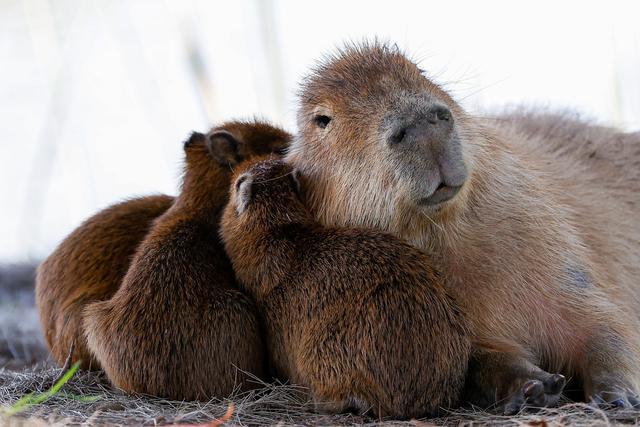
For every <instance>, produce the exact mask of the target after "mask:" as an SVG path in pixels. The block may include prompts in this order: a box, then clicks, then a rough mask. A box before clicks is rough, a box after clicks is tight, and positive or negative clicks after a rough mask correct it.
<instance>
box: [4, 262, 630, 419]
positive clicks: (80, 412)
mask: <svg viewBox="0 0 640 427" xmlns="http://www.w3.org/2000/svg"><path fill="white" fill-rule="evenodd" d="M0 268H1V267H0ZM0 275H2V274H0ZM3 279H4V278H3ZM3 279H0V280H3ZM3 284H4V283H0V289H2V286H3ZM9 285H10V286H9V288H8V290H9V298H5V299H1V298H0V316H2V317H3V320H4V321H5V323H6V322H8V323H9V324H12V323H13V324H20V325H21V326H20V327H21V328H22V330H21V331H20V335H19V336H14V335H3V338H6V339H7V340H9V341H10V342H8V345H9V346H10V347H16V348H20V347H21V346H22V343H23V342H24V341H30V340H34V339H36V336H35V335H36V334H38V313H37V310H36V308H35V307H34V305H33V303H32V302H31V303H28V302H27V301H24V304H23V305H22V306H21V307H20V309H19V310H16V311H12V310H11V309H10V305H11V304H12V303H13V302H14V301H17V300H22V291H21V290H19V291H17V294H13V295H12V293H13V291H12V290H11V284H9ZM5 290H7V288H5ZM5 323H2V321H0V325H3V326H6V325H5ZM42 345H44V342H43V343H42ZM42 350H45V351H42V352H38V355H35V354H34V355H33V356H34V358H35V361H39V362H40V364H39V365H37V366H35V367H33V368H31V369H24V370H23V369H21V370H20V371H15V370H12V369H17V368H18V366H21V362H22V361H24V360H21V359H22V355H20V354H16V355H14V356H15V357H16V358H15V359H10V360H9V364H8V365H7V366H13V367H14V368H8V367H7V366H0V425H2V426H5V425H6V426H16V427H18V426H31V425H34V426H51V425H53V426H67V425H69V426H79V425H82V426H140V425H167V424H174V423H175V424H196V425H198V424H203V423H208V422H210V421H212V420H215V419H219V418H221V417H222V415H223V414H225V413H226V412H227V411H228V409H229V405H230V402H233V406H234V410H233V413H232V417H231V419H230V420H229V422H228V424H232V425H241V426H265V425H278V426H355V425H357V426H367V427H382V426H397V427H415V426H425V427H427V426H432V425H447V426H452V427H453V426H471V425H473V426H481V425H488V426H503V427H507V426H508V427H517V426H523V425H537V426H545V425H553V426H572V427H575V426H585V427H587V426H588V427H595V426H602V425H628V424H634V423H635V424H637V423H638V422H639V420H640V411H638V410H632V409H611V410H607V411H601V410H598V409H595V408H593V407H588V406H586V405H585V404H579V403H578V404H574V403H568V404H566V405H563V406H562V407H560V408H557V409H546V410H541V411H537V412H535V413H522V414H519V415H517V416H513V417H505V416H501V415H499V414H497V413H496V411H495V409H494V408H482V409H480V408H472V409H456V410H454V411H446V412H443V413H442V414H441V416H440V417H439V418H437V419H433V418H431V419H429V420H428V421H425V422H421V421H418V420H407V421H397V420H393V421H391V420H384V421H383V420H376V419H371V418H368V417H363V416H356V415H354V414H334V415H329V414H319V413H317V412H315V411H314V405H313V404H312V402H311V401H310V398H309V395H308V390H306V389H303V388H302V387H300V386H295V385H292V384H278V383H274V384H263V383H260V388H258V389H256V390H252V391H249V392H246V393H239V394H234V395H233V396H231V397H230V398H229V400H226V399H225V400H218V399H213V400H210V401H207V402H184V401H183V402H177V401H171V400H166V399H161V398H155V397H151V396H144V395H131V394H127V393H124V392H122V391H121V390H117V389H115V388H114V387H113V386H112V385H110V384H109V382H108V381H107V379H106V378H105V376H104V374H103V373H101V372H88V371H78V372H76V375H74V377H73V378H71V380H70V381H69V382H67V383H66V384H65V385H64V386H63V388H62V389H61V390H60V391H59V392H58V393H56V394H54V395H53V396H51V397H50V398H49V399H47V400H46V401H44V402H41V403H40V404H37V405H33V406H31V407H29V408H26V410H25V411H24V412H22V413H20V414H18V415H16V416H13V417H8V416H6V415H4V409H5V408H8V407H10V406H11V405H13V404H14V403H16V402H17V401H18V400H19V399H20V398H22V397H24V396H25V395H27V394H30V393H36V394H39V393H44V392H46V391H47V390H49V388H50V387H51V386H52V385H53V383H54V382H55V381H56V380H57V379H59V378H60V377H61V376H62V370H61V369H60V368H57V367H53V366H51V365H50V364H43V362H44V360H45V358H46V357H47V355H46V349H45V348H44V347H42ZM9 357H11V356H9ZM0 365H2V361H0ZM214 425H215V424H214Z"/></svg>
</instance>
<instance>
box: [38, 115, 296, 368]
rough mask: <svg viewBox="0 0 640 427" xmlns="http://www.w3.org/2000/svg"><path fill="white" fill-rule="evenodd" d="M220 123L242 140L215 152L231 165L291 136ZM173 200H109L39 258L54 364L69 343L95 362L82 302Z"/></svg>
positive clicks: (97, 294)
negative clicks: (112, 202) (232, 147)
mask: <svg viewBox="0 0 640 427" xmlns="http://www.w3.org/2000/svg"><path fill="white" fill-rule="evenodd" d="M224 129H225V130H226V131H228V132H230V133H231V134H232V135H234V136H235V137H236V138H238V139H239V140H241V141H245V142H246V143H245V144H242V145H241V146H239V147H237V148H238V150H239V151H238V152H237V153H220V154H223V155H225V156H231V157H233V158H232V159H231V164H232V165H233V164H235V163H236V162H237V161H238V160H239V159H242V158H244V157H247V156H249V155H251V154H254V153H253V152H252V150H254V147H255V149H257V150H258V151H257V152H263V151H264V150H273V151H274V152H277V153H279V154H282V152H283V150H284V148H285V147H283V146H281V145H280V144H281V141H288V140H289V139H290V138H291V136H290V135H289V134H286V133H284V131H282V130H279V129H275V128H273V127H272V126H270V125H268V124H266V123H261V122H254V123H251V125H250V126H248V125H247V123H246V122H243V121H231V122H227V123H225V124H224ZM214 131H215V129H212V132H214ZM219 161H225V160H224V158H220V159H219ZM173 202H174V197H172V196H168V195H153V196H145V197H139V198H135V199H131V200H126V201H123V202H121V203H118V204H115V205H113V206H110V207H108V208H106V209H104V210H102V211H100V212H98V213H97V214H95V215H93V216H92V217H91V218H89V219H87V220H86V221H85V222H83V223H82V224H81V225H80V226H79V227H78V228H77V229H75V230H74V231H73V232H72V233H71V234H70V235H69V236H68V237H66V238H65V239H64V240H63V241H62V242H61V243H60V244H59V245H58V247H57V248H56V249H55V250H54V252H53V253H51V255H49V256H48V257H47V258H46V259H45V260H44V261H43V262H42V263H41V264H40V266H39V267H38V274H37V277H36V305H37V307H38V310H39V314H40V321H41V325H42V330H43V331H44V336H45V339H46V342H47V345H48V347H49V350H50V352H51V355H52V356H53V359H54V360H55V361H56V362H57V363H58V364H60V365H62V364H63V363H64V361H65V360H66V358H67V356H68V355H69V352H70V350H71V349H72V348H73V352H72V354H71V356H72V357H71V361H72V362H76V361H81V365H80V366H81V368H83V369H95V370H99V369H100V368H101V367H100V364H99V363H98V362H97V360H95V358H94V357H93V356H92V355H91V352H90V351H89V350H88V349H87V345H86V339H85V333H84V330H83V327H82V312H83V310H84V308H85V307H86V306H87V305H88V304H90V303H92V302H97V301H105V300H107V299H109V298H111V296H113V294H114V293H115V292H116V291H117V290H118V288H119V287H120V283H121V282H122V279H123V278H124V276H125V274H126V272H127V270H128V269H129V265H130V263H131V259H132V258H133V255H134V253H135V250H136V248H137V247H138V245H139V244H140V242H141V241H142V240H143V239H144V237H145V236H146V234H147V232H148V231H149V229H150V228H151V226H152V223H153V221H154V220H155V219H156V218H158V217H159V216H160V215H162V214H163V213H165V212H166V211H167V210H168V209H169V208H170V207H171V205H172V204H173Z"/></svg>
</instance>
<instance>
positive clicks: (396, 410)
mask: <svg viewBox="0 0 640 427" xmlns="http://www.w3.org/2000/svg"><path fill="white" fill-rule="evenodd" d="M236 177H237V178H236V179H235V185H234V189H233V190H232V192H231V199H230V201H229V204H228V205H227V208H226V210H225V212H224V215H223V218H222V222H221V226H220V232H221V236H222V238H223V241H224V243H225V248H226V250H227V253H228V255H229V257H230V259H231V262H232V264H233V267H234V270H235V272H236V276H237V278H238V281H239V283H240V284H241V286H242V287H243V288H244V289H245V290H246V291H247V292H248V293H250V294H251V295H253V297H254V298H255V300H256V304H257V305H258V310H259V311H260V312H261V313H262V318H263V321H264V327H265V330H266V342H267V347H268V353H269V355H270V357H271V362H272V363H271V366H272V369H273V371H274V372H275V374H276V375H277V376H280V377H282V378H285V379H289V380H291V381H292V382H294V383H297V384H302V385H305V386H307V387H309V389H310V391H311V393H312V396H313V398H314V401H315V402H316V404H317V405H318V408H319V409H321V410H325V411H330V412H336V411H337V412H340V411H344V410H346V409H352V410H357V411H358V412H366V411H368V410H371V411H372V412H373V413H374V414H375V415H377V416H380V417H394V418H410V417H419V416H424V415H429V414H433V413H434V412H435V411H436V410H437V409H438V408H439V407H441V406H445V407H446V406H450V405H451V404H452V403H454V402H456V400H457V398H458V397H459V394H460V391H461V390H462V386H463V383H464V378H465V373H466V370H467V366H468V358H469V354H470V341H469V337H468V331H467V328H466V324H465V321H464V316H463V315H462V313H461V312H460V311H459V310H458V308H457V306H456V305H455V302H454V300H453V299H452V298H451V297H450V296H449V295H448V293H447V291H446V290H445V288H444V286H443V284H442V283H441V281H440V278H439V277H438V276H437V274H436V273H435V271H434V270H432V269H431V268H430V267H429V259H428V258H427V257H426V256H425V255H424V254H423V253H422V252H420V251H419V250H417V249H416V248H414V247H412V246H410V245H408V244H406V243H404V242H402V241H400V240H399V239H396V238H394V237H393V236H390V235H387V234H385V233H382V232H379V231H374V230H364V229H354V228H335V227H330V228H327V227H322V226H320V225H319V224H318V223H317V222H316V221H315V220H314V219H313V218H312V216H311V214H310V213H309V212H308V211H307V209H306V208H305V207H304V205H303V204H302V203H301V201H300V199H299V198H298V195H297V194H298V191H297V184H296V180H295V177H294V176H293V174H292V169H291V167H290V166H288V165H287V164H285V163H284V162H283V161H281V160H280V161H265V162H261V163H257V164H255V165H252V166H251V167H249V168H248V169H247V170H246V171H242V169H240V168H239V169H238V170H237V171H236Z"/></svg>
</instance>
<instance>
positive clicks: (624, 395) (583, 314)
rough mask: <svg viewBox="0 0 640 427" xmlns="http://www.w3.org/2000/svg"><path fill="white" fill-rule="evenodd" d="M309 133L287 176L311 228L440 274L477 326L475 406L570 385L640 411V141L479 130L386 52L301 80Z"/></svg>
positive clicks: (540, 399)
mask: <svg viewBox="0 0 640 427" xmlns="http://www.w3.org/2000/svg"><path fill="white" fill-rule="evenodd" d="M550 125H552V126H550ZM298 127H299V131H300V134H299V136H298V137H297V138H296V139H295V141H294V143H293V144H292V147H291V148H290V151H289V154H288V156H287V161H289V162H291V163H292V165H293V166H294V167H296V168H297V169H298V170H299V171H300V173H301V180H302V181H303V184H304V185H303V188H305V191H304V200H305V204H306V205H307V206H308V207H309V209H310V210H311V211H312V212H313V213H314V214H315V216H316V218H317V219H318V220H319V221H320V222H321V223H322V224H324V225H327V226H365V227H371V228H377V229H380V230H383V231H386V232H389V233H391V234H393V235H395V236H398V237H401V238H403V239H405V240H406V241H407V242H409V243H411V244H413V245H415V246H416V247H418V248H420V249H422V250H424V251H425V252H426V253H427V254H428V255H429V256H430V258H429V259H430V260H432V261H433V265H434V267H435V268H436V270H438V271H439V272H441V274H442V278H443V280H444V282H445V284H446V287H447V289H448V291H449V292H451V293H452V294H453V295H454V296H455V297H456V299H457V300H458V301H459V302H460V305H461V308H462V310H463V312H465V313H466V314H467V315H468V316H469V323H470V326H471V332H472V337H473V340H474V344H475V345H474V348H475V349H476V350H477V354H478V358H477V361H478V362H479V363H478V364H477V365H478V371H476V372H475V373H474V374H473V375H471V376H470V379H471V381H470V387H471V388H474V387H475V388H474V390H473V393H472V395H474V396H475V397H474V399H475V403H477V404H479V405H487V404H490V403H495V402H496V400H497V401H498V402H499V403H501V404H503V405H504V409H505V411H507V412H514V411H517V410H519V409H520V408H521V406H522V405H523V404H534V405H551V404H555V403H556V402H557V400H558V396H559V393H560V392H561V391H562V388H563V387H564V384H565V380H564V378H563V377H562V375H555V374H551V373H559V374H564V375H566V376H572V377H573V378H576V379H577V380H579V382H580V383H581V385H582V388H583V391H584V397H585V399H587V400H589V401H594V402H598V403H602V404H613V405H615V406H629V405H637V404H638V399H637V392H638V385H639V384H638V382H639V377H640V366H639V364H640V344H639V341H640V338H639V334H640V327H639V326H640V325H639V321H638V320H639V318H638V312H640V310H638V308H639V307H640V286H638V280H639V279H638V278H639V277H640V134H638V133H635V134H625V133H622V132H618V131H615V130H613V129H608V128H602V127H597V126H590V125H589V124H586V123H580V122H576V121H571V120H569V121H567V123H566V124H565V123H564V122H563V119H562V118H561V117H560V118H558V117H555V118H554V117H536V116H535V115H531V114H524V115H520V116H518V115H517V114H516V115H514V116H510V117H503V118H497V119H496V118H482V117H476V116H473V115H470V114H468V113H466V112H465V111H464V109H463V108H462V107H461V106H460V105H459V104H458V103H456V101H455V100H454V99H453V98H452V97H451V96H450V95H449V94H448V93H447V92H445V91H444V90H443V89H441V88H440V87H439V86H438V85H436V84H435V83H433V82H432V81H431V80H429V79H428V78H427V77H425V75H424V73H423V72H421V70H420V69H419V68H418V67H417V66H416V65H415V64H414V63H413V62H411V61H410V60H409V59H408V58H407V57H406V56H405V55H404V54H403V52H401V51H400V50H399V49H398V48H397V47H394V46H390V45H384V44H380V43H376V42H373V43H363V44H360V45H349V46H347V47H345V48H343V49H341V50H339V51H338V52H337V53H336V54H335V55H333V56H330V57H328V58H327V59H326V60H325V61H324V62H323V63H321V64H320V65H319V66H318V67H317V69H316V70H315V71H314V72H312V73H311V74H310V75H309V76H308V77H307V78H306V80H305V81H304V82H303V86H302V90H301V95H300V108H299V113H298ZM549 372H551V373H549ZM474 381H476V384H474Z"/></svg>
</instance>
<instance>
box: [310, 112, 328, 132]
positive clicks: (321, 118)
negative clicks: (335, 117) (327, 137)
mask: <svg viewBox="0 0 640 427" xmlns="http://www.w3.org/2000/svg"><path fill="white" fill-rule="evenodd" d="M313 121H314V122H316V124H317V125H318V127H319V128H320V129H324V128H326V127H327V125H328V124H329V122H330V121H331V117H329V116H325V115H322V114H320V115H317V116H315V117H314V118H313Z"/></svg>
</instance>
